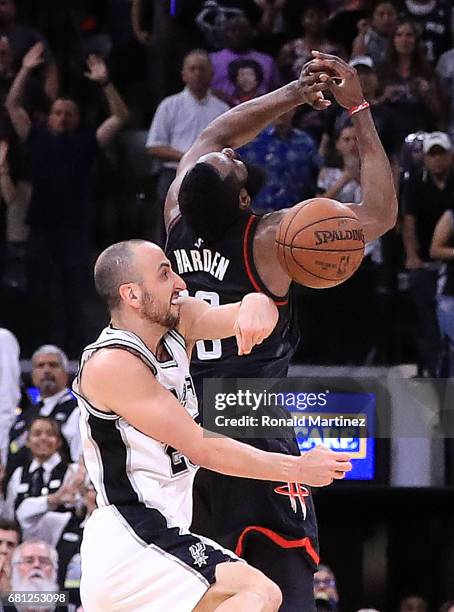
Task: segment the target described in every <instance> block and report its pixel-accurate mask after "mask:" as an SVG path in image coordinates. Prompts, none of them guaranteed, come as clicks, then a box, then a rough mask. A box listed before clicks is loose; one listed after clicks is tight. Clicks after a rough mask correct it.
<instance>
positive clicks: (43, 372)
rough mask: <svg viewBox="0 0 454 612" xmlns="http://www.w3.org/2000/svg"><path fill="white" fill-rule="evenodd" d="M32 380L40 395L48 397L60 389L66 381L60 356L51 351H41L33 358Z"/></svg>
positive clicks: (65, 373) (66, 375)
mask: <svg viewBox="0 0 454 612" xmlns="http://www.w3.org/2000/svg"><path fill="white" fill-rule="evenodd" d="M32 381H33V384H34V385H35V387H38V389H39V391H40V393H41V396H42V397H50V396H51V395H55V393H58V392H59V391H62V390H63V389H64V388H65V387H66V385H67V382H68V374H67V372H66V371H65V370H64V368H63V366H62V364H61V361H60V358H59V356H58V355H54V354H53V353H43V354H42V355H38V357H35V359H34V360H33V370H32Z"/></svg>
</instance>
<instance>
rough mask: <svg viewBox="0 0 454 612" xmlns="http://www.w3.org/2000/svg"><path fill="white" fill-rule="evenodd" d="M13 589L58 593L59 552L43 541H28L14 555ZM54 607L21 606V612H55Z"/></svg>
mask: <svg viewBox="0 0 454 612" xmlns="http://www.w3.org/2000/svg"><path fill="white" fill-rule="evenodd" d="M12 565H13V571H12V576H11V588H12V590H13V591H32V592H34V593H40V592H45V593H52V592H55V591H58V584H57V571H58V556H57V551H56V550H55V549H54V548H52V546H49V544H47V543H46V542H43V541H41V540H27V541H25V542H23V543H22V544H20V545H19V546H18V547H17V548H16V550H15V551H14V553H13V561H12ZM54 609H55V606H54V605H52V604H51V605H49V606H47V605H40V606H38V607H36V606H33V604H30V605H29V606H20V610H21V612H36V611H40V612H53V610H54Z"/></svg>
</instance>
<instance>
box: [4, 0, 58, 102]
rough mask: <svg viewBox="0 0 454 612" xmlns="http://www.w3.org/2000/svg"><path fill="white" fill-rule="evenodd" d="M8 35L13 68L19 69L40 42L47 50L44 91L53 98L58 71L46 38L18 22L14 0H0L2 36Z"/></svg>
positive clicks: (56, 90) (54, 96)
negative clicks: (31, 49)
mask: <svg viewBox="0 0 454 612" xmlns="http://www.w3.org/2000/svg"><path fill="white" fill-rule="evenodd" d="M1 36H6V37H7V39H8V42H9V45H10V47H11V50H12V58H13V69H14V71H15V72H16V71H17V70H19V68H20V66H21V63H22V60H23V58H24V57H25V55H26V53H27V52H28V51H29V50H30V48H31V47H32V46H33V45H35V44H36V43H38V42H40V43H41V44H42V46H43V51H44V50H45V56H44V59H43V76H44V91H45V92H46V94H47V96H48V97H49V98H50V99H51V100H55V98H56V97H57V92H58V72H57V67H56V64H55V62H54V59H53V57H52V55H51V53H50V49H49V46H48V44H47V42H46V40H45V38H44V37H43V36H42V35H41V34H40V33H39V32H37V31H36V30H34V29H33V28H30V27H29V26H26V25H23V24H20V23H17V22H16V4H15V2H14V0H0V37H1Z"/></svg>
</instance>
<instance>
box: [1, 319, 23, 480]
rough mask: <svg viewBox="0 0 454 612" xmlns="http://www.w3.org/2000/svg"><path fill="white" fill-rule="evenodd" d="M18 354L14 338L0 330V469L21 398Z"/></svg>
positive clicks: (18, 350) (6, 331)
mask: <svg viewBox="0 0 454 612" xmlns="http://www.w3.org/2000/svg"><path fill="white" fill-rule="evenodd" d="M19 352H20V349H19V343H18V342H17V340H16V337H15V336H14V335H13V334H12V333H11V332H10V331H8V330H7V329H4V328H0V469H1V466H4V465H5V463H6V458H7V454H8V432H9V430H10V427H11V426H12V424H13V423H14V420H15V418H16V408H17V405H18V403H19V400H20V396H21V393H20V364H19Z"/></svg>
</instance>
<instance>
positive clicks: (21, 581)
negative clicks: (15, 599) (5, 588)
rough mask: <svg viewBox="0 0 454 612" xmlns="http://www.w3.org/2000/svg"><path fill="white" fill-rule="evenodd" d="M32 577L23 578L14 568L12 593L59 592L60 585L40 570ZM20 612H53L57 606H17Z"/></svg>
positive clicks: (33, 573)
mask: <svg viewBox="0 0 454 612" xmlns="http://www.w3.org/2000/svg"><path fill="white" fill-rule="evenodd" d="M31 573H32V576H30V577H29V578H22V577H21V576H20V575H19V574H18V572H17V571H15V569H14V567H13V574H12V578H11V590H12V591H34V592H44V591H47V592H56V591H58V584H57V582H56V581H55V580H54V579H50V578H46V577H45V576H44V574H43V573H42V572H41V571H40V570H35V571H34V572H31ZM16 607H17V609H18V610H21V611H23V612H53V610H55V606H54V605H52V604H49V606H44V607H43V606H39V607H33V604H32V603H30V604H23V605H17V604H16Z"/></svg>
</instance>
